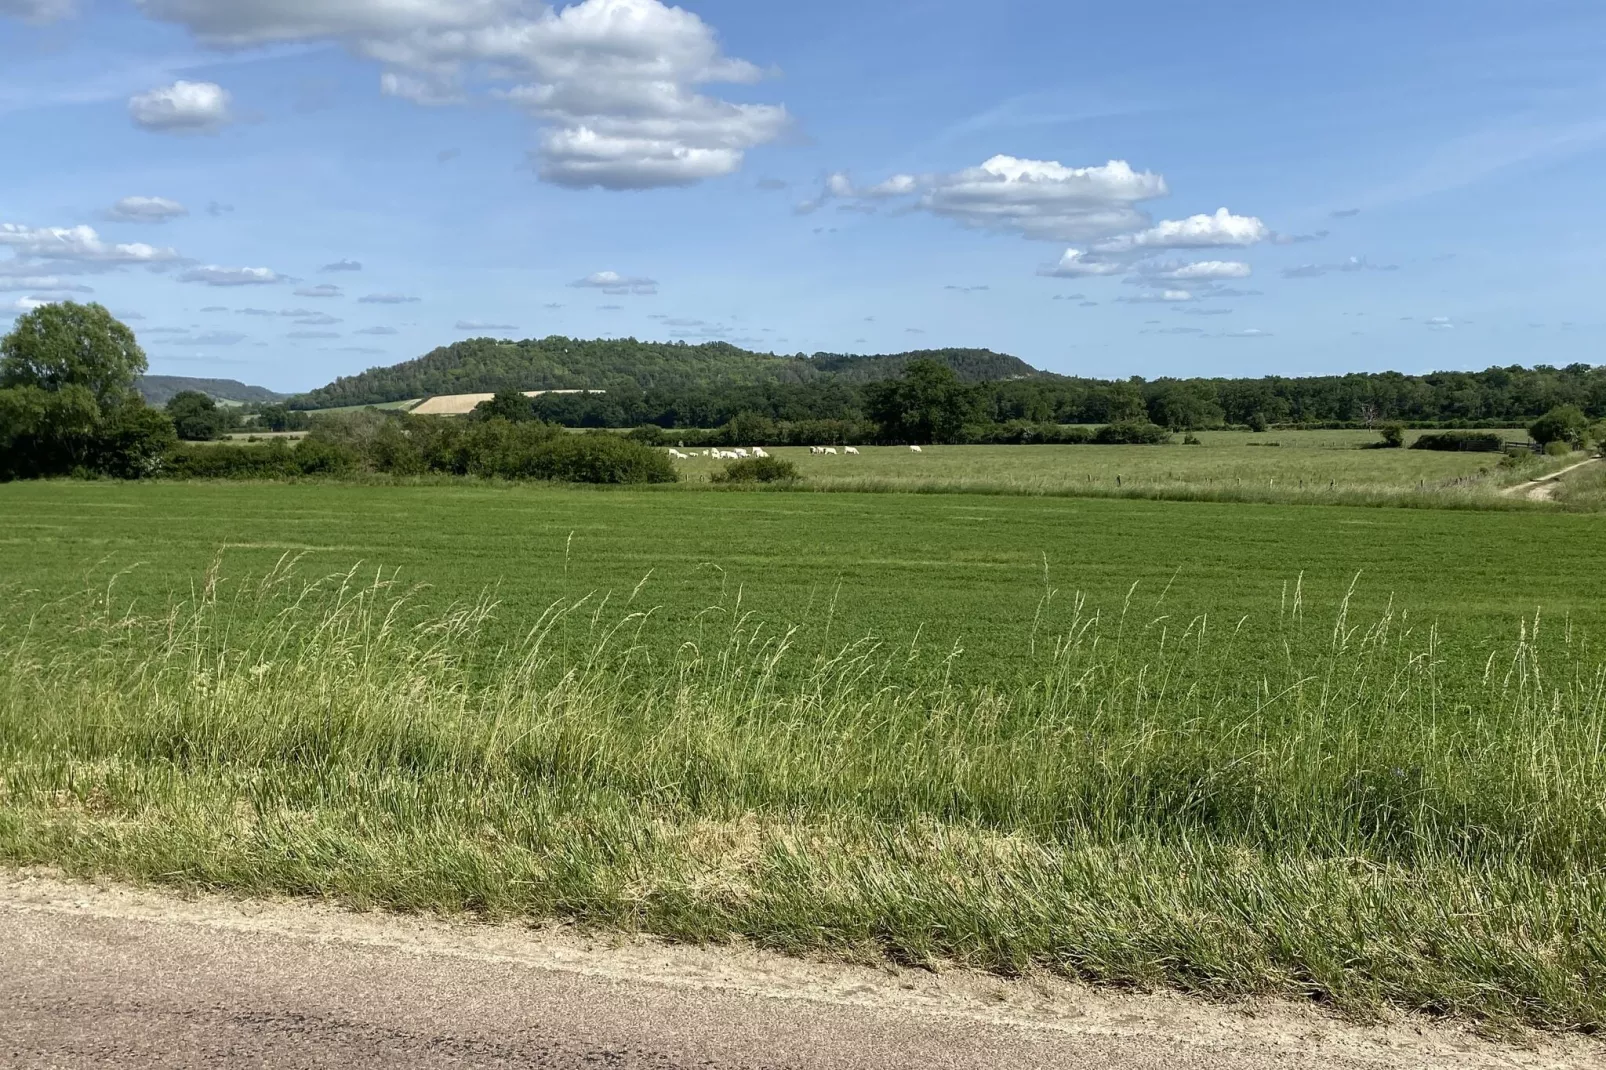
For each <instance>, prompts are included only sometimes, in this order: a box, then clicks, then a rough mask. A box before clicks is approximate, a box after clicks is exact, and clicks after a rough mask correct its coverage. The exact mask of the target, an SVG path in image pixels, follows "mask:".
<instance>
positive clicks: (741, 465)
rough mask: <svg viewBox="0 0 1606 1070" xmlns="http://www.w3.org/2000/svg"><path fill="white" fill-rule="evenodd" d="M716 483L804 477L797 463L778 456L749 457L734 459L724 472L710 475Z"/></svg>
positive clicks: (779, 481) (782, 480) (788, 479)
mask: <svg viewBox="0 0 1606 1070" xmlns="http://www.w3.org/2000/svg"><path fill="white" fill-rule="evenodd" d="M709 478H710V479H712V480H713V482H715V483H796V482H797V481H798V480H799V479H801V478H803V477H802V476H801V475H800V474H799V473H798V470H797V465H795V464H793V463H792V462H791V461H783V460H780V459H779V458H777V457H748V458H745V459H743V460H740V461H732V462H731V463H730V464H727V465H726V466H725V470H724V471H723V472H716V473H714V475H712V476H711V477H709Z"/></svg>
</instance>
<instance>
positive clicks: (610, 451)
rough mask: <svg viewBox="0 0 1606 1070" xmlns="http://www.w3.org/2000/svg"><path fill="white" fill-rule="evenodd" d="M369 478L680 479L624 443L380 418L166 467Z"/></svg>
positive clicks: (323, 424) (498, 426)
mask: <svg viewBox="0 0 1606 1070" xmlns="http://www.w3.org/2000/svg"><path fill="white" fill-rule="evenodd" d="M364 471H366V472H376V473H381V474H385V475H398V476H416V475H425V474H427V473H440V474H444V475H471V476H483V477H494V478H500V479H549V480H559V481H562V482H567V483H672V482H674V481H675V480H676V479H677V478H679V477H678V476H677V475H676V473H675V470H674V466H673V464H672V463H671V462H670V460H669V457H668V456H667V455H666V454H664V453H661V452H659V451H658V450H654V449H651V448H649V447H647V446H644V445H642V444H641V443H639V442H632V441H630V440H628V439H626V438H624V437H623V436H621V435H614V434H608V433H598V434H589V435H573V434H568V433H567V432H565V431H563V430H562V429H561V428H555V427H553V426H551V425H550V424H542V423H534V422H527V423H517V424H515V423H509V422H508V421H506V420H500V419H491V420H483V421H482V420H449V419H439V418H431V417H407V416H400V415H385V414H382V413H352V414H350V415H349V416H345V417H341V418H338V419H336V418H332V417H326V418H323V419H321V420H320V421H319V422H318V425H317V428H316V429H315V430H314V431H313V432H312V433H311V434H310V435H308V436H307V437H306V438H305V439H303V440H302V441H301V442H300V443H298V444H296V445H295V446H293V447H292V446H289V445H287V444H286V443H284V442H283V441H275V442H267V443H252V444H236V443H219V444H216V445H210V446H199V445H198V446H180V447H179V448H177V449H175V450H174V451H173V452H172V453H171V454H170V456H169V458H168V461H167V465H166V468H165V472H166V474H168V475H170V476H172V477H175V478H179V479H185V478H189V479H286V478H294V477H297V476H339V475H344V474H349V473H353V472H364Z"/></svg>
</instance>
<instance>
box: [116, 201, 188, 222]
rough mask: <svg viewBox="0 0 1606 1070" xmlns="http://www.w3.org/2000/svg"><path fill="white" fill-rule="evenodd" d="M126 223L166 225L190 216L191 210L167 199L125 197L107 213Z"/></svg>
mask: <svg viewBox="0 0 1606 1070" xmlns="http://www.w3.org/2000/svg"><path fill="white" fill-rule="evenodd" d="M107 214H108V215H109V216H111V218H113V219H116V220H119V221H121V222H124V223H166V222H167V221H168V220H169V219H178V218H180V217H182V216H187V215H189V214H190V210H189V209H188V208H186V207H184V206H183V205H182V204H179V203H178V202H177V201H170V200H168V199H167V198H166V197H124V198H123V199H122V200H120V201H118V202H117V203H116V204H114V205H112V207H111V211H110V212H108V213H107Z"/></svg>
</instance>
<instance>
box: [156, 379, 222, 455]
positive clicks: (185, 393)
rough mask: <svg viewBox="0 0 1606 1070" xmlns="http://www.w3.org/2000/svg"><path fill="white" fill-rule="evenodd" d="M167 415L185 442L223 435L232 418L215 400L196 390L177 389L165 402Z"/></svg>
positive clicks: (205, 439)
mask: <svg viewBox="0 0 1606 1070" xmlns="http://www.w3.org/2000/svg"><path fill="white" fill-rule="evenodd" d="M166 408H167V416H168V418H169V419H170V420H172V421H173V428H174V429H175V430H176V431H177V432H178V437H179V438H181V439H184V440H185V441H186V442H211V441H213V440H214V439H219V438H222V437H223V434H224V432H226V431H227V430H228V429H229V427H230V426H231V425H232V424H233V422H234V421H233V419H232V418H231V415H230V414H229V413H228V412H225V411H224V410H222V409H220V408H218V406H217V402H216V401H214V400H213V399H212V398H210V397H208V396H207V395H205V394H203V393H201V392H200V391H199V390H181V391H179V392H178V393H177V394H174V395H173V396H172V397H171V398H169V399H168V401H167V406H166Z"/></svg>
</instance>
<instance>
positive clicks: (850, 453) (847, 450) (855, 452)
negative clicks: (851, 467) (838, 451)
mask: <svg viewBox="0 0 1606 1070" xmlns="http://www.w3.org/2000/svg"><path fill="white" fill-rule="evenodd" d="M842 452H843V453H845V454H847V455H848V456H849V457H857V456H858V455H859V451H858V450H857V449H855V448H854V447H852V446H843V447H842Z"/></svg>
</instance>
